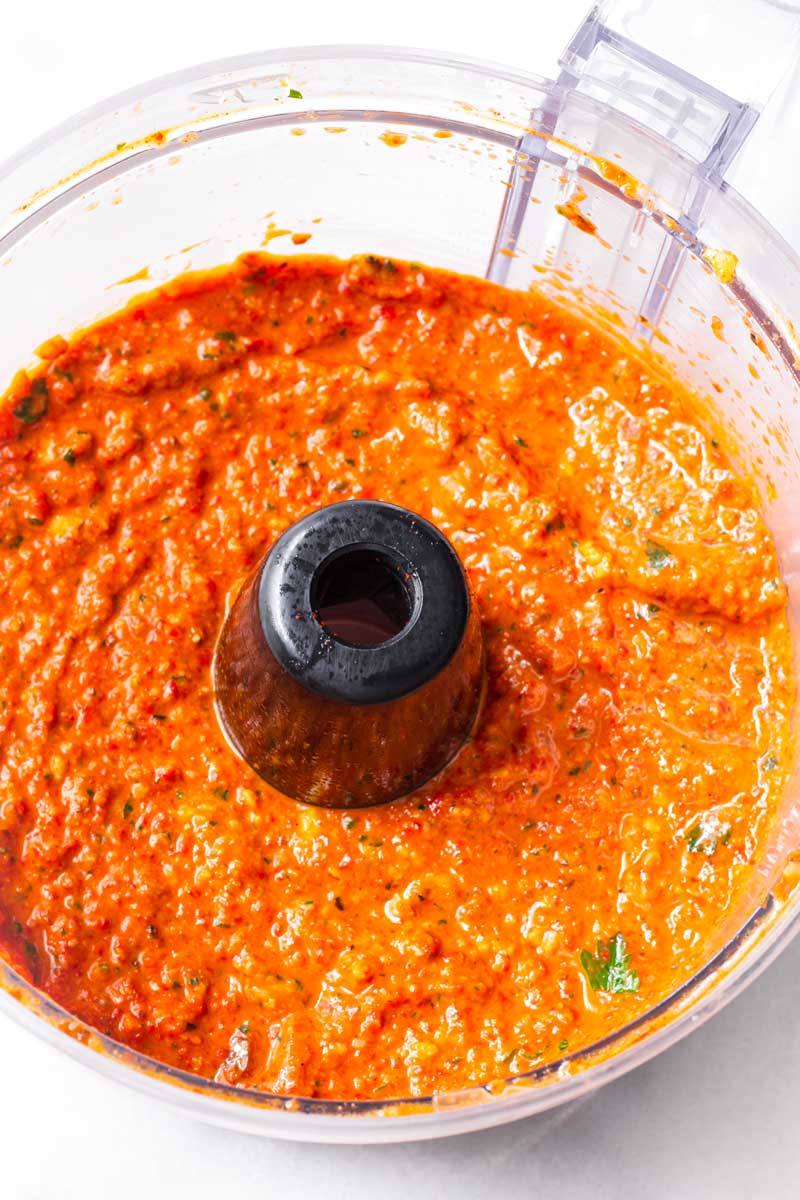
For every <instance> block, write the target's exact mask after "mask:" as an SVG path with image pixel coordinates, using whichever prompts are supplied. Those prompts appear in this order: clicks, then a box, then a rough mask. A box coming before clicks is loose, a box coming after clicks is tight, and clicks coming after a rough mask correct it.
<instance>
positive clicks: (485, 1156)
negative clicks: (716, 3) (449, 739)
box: [0, 0, 800, 1200]
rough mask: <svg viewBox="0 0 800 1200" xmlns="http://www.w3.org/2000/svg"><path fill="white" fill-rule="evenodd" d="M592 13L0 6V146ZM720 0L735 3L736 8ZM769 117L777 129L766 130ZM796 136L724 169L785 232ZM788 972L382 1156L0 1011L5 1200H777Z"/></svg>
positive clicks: (784, 1139) (783, 1176) (777, 969)
mask: <svg viewBox="0 0 800 1200" xmlns="http://www.w3.org/2000/svg"><path fill="white" fill-rule="evenodd" d="M587 6H588V0H560V3H559V4H558V5H557V6H556V5H552V4H546V5H545V4H543V3H542V2H541V0H527V3H525V4H524V5H523V4H520V3H508V2H506V0H495V2H494V3H493V4H492V5H491V10H490V11H491V18H490V17H489V16H488V15H487V12H488V11H489V10H488V9H482V10H477V9H476V10H475V11H473V12H472V13H471V14H470V13H469V11H468V6H467V5H456V4H455V3H447V4H445V3H442V2H441V0H440V2H438V3H437V0H407V2H406V3H405V4H403V5H402V6H396V7H395V6H392V5H389V4H386V3H376V2H375V0H372V2H370V3H364V2H361V0H338V3H330V2H329V0H328V2H325V3H323V2H322V0H305V3H304V4H302V5H300V4H297V3H292V4H282V5H277V4H267V3H265V0H258V3H256V2H254V0H236V3H235V4H234V3H230V4H226V5H223V4H219V3H214V4H211V3H209V2H208V0H194V3H192V4H189V3H186V2H181V3H176V2H175V0H172V2H170V0H161V2H160V3H158V2H157V0H137V3H136V4H134V5H131V6H122V5H115V4H112V3H109V0H102V2H100V0H88V2H86V0H84V2H83V3H80V2H79V3H78V4H77V5H64V4H60V3H59V4H55V3H50V2H47V3H45V2H42V0H34V2H30V0H28V2H27V3H22V4H16V5H14V9H13V15H11V12H10V11H9V12H8V13H5V14H4V23H3V56H2V58H3V67H2V71H1V72H0V113H2V118H0V159H2V158H4V157H5V156H6V155H8V154H10V153H11V152H12V151H14V150H15V149H17V148H18V147H19V146H21V145H23V144H24V143H25V142H27V141H28V140H30V139H31V138H32V137H35V136H36V135H37V134H39V133H41V132H43V131H44V130H45V129H47V128H48V127H49V126H50V125H52V124H54V123H56V122H57V121H60V120H61V119H62V118H63V117H65V116H67V115H69V114H70V113H72V112H74V111H75V110H77V109H79V108H82V107H84V106H86V105H88V104H90V103H92V102H93V101H95V100H97V99H100V98H102V97H103V96H105V95H107V94H109V93H111V92H114V91H118V90H120V89H122V88H125V87H128V86H130V85H132V84H134V83H136V82H138V81H139V80H141V79H146V78H149V77H151V76H154V75H158V74H162V73H164V72H167V71H171V70H174V69H177V68H179V67H181V66H184V65H187V64H189V63H191V62H196V61H203V60H206V59H210V58H215V57H218V56H220V55H226V54H236V53H242V52H246V51H250V50H255V49H258V48H262V47H267V46H280V45H293V44H295V45H296V44H309V43H319V42H346V41H354V42H393V43H396V44H404V45H417V46H425V47H432V48H439V49H448V48H449V49H451V50H452V51H454V52H456V53H463V54H471V55H475V56H478V57H483V58H494V59H498V60H501V61H506V62H508V63H511V64H513V65H516V66H520V67H530V68H532V69H533V70H536V71H538V72H539V73H541V74H552V73H553V72H554V70H555V60H556V57H557V54H558V50H559V48H560V47H561V45H562V44H563V43H564V41H565V40H566V39H567V38H568V37H569V35H570V34H571V33H572V31H573V29H574V28H575V26H576V25H577V23H578V21H579V20H580V18H581V16H582V15H583V12H584V10H585V8H586V7H587ZM735 6H736V0H731V10H732V16H733V10H735ZM401 14H402V16H401ZM795 84H797V80H795ZM777 118H782V119H783V122H784V131H783V133H781V134H779V135H776V133H775V128H776V119H777ZM787 124H788V128H787ZM792 129H793V132H794V137H792V136H791V132H792ZM798 129H800V87H799V86H796V87H795V90H794V92H792V93H791V94H790V91H789V89H788V87H784V89H783V91H782V98H781V97H780V96H779V97H778V102H777V106H776V108H775V109H774V110H773V113H772V114H770V113H768V114H767V115H766V116H765V118H764V120H763V121H762V123H761V125H760V127H759V129H758V130H757V131H756V134H755V135H754V141H753V142H752V144H751V145H750V146H749V147H748V148H747V150H746V151H745V157H744V158H743V160H742V162H741V163H740V165H739V167H738V168H737V176H736V178H737V183H738V185H739V186H740V187H741V188H742V190H743V191H745V193H746V194H747V195H748V196H749V197H750V198H751V199H752V200H753V202H754V203H756V204H757V205H758V206H759V207H761V208H762V209H763V210H764V211H765V212H766V213H767V215H768V216H769V217H770V218H771V219H772V220H773V221H774V222H775V223H776V225H778V227H779V228H780V229H781V231H782V232H783V233H784V235H785V236H787V237H788V238H789V239H790V240H791V241H793V243H794V244H795V245H796V246H797V245H800V212H799V213H798V215H796V213H795V209H796V205H797V199H798V187H800V185H798V184H796V183H792V179H791V176H792V174H793V168H792V160H793V159H794V157H795V156H794V154H793V153H792V152H791V151H790V150H789V147H790V146H791V145H792V142H794V144H795V145H796V134H797V131H798ZM778 141H780V143H781V144H782V145H783V146H785V147H786V148H787V149H786V151H785V152H784V153H779V152H778V151H777V150H776V146H777V145H778ZM782 175H783V179H782V178H781V176H782ZM784 183H785V186H783V184H784ZM798 977H800V942H797V943H795V945H794V946H793V947H792V948H791V949H790V950H789V951H788V952H787V953H786V954H785V955H784V956H783V958H782V959H781V960H780V961H779V962H778V963H777V964H776V965H775V966H773V967H772V969H771V970H770V971H769V972H768V973H767V975H766V976H764V977H762V979H761V980H759V982H758V983H757V984H756V985H755V986H754V987H752V988H751V989H750V991H749V992H748V993H747V994H746V995H744V996H743V997H741V998H740V999H739V1000H738V1001H737V1002H736V1003H735V1004H733V1005H732V1006H731V1007H729V1008H728V1009H727V1010H726V1011H725V1012H724V1013H722V1014H721V1015H720V1016H719V1017H717V1018H716V1019H715V1020H714V1021H713V1022H712V1023H710V1024H709V1025H706V1026H705V1027H704V1028H703V1029H702V1030H701V1031H699V1032H698V1033H696V1034H695V1035H694V1036H693V1037H691V1038H690V1039H688V1040H687V1041H684V1042H683V1043H681V1044H680V1045H679V1046H678V1047H676V1048H675V1049H673V1050H671V1051H669V1052H668V1053H667V1054H665V1055H663V1056H662V1057H661V1058H659V1059H658V1060H656V1061H655V1062H653V1063H650V1064H648V1065H647V1066H645V1067H643V1068H641V1069H640V1070H639V1071H637V1072H635V1073H634V1074H632V1075H629V1076H627V1077H626V1078H625V1079H623V1080H621V1081H619V1082H617V1083H616V1084H613V1085H612V1086H611V1087H609V1088H606V1089H605V1090H603V1091H602V1092H600V1093H597V1094H596V1095H595V1096H594V1097H593V1098H591V1099H589V1100H588V1101H584V1102H583V1103H582V1104H580V1105H578V1106H577V1107H573V1108H571V1109H568V1110H558V1111H556V1113H554V1114H551V1115H548V1116H545V1117H543V1118H538V1119H535V1120H532V1121H527V1122H521V1123H518V1124H516V1125H511V1126H506V1127H504V1128H502V1129H498V1130H493V1131H488V1132H486V1133H482V1134H475V1135H472V1136H469V1137H464V1138H460V1139H453V1140H449V1141H447V1142H432V1143H421V1144H417V1145H411V1146H397V1147H387V1148H380V1147H378V1148H358V1147H352V1148H350V1147H319V1146H316V1147H315V1146H302V1145H291V1144H282V1143H278V1142H266V1141H259V1140H257V1139H253V1138H247V1137H244V1136H240V1135H236V1134H230V1133H225V1132H222V1131H218V1130H214V1129H209V1128H206V1127H203V1126H200V1125H196V1124H194V1123H192V1122H190V1121H187V1120H186V1119H185V1118H182V1117H178V1116H176V1115H173V1114H172V1113H171V1112H169V1111H167V1110H162V1109H161V1108H154V1107H152V1105H151V1104H150V1103H149V1102H148V1101H146V1100H144V1099H143V1098H142V1097H140V1096H138V1095H135V1094H134V1093H132V1092H127V1091H124V1090H122V1089H119V1088H116V1087H114V1086H113V1085H111V1084H109V1083H107V1082H106V1081H104V1080H102V1079H100V1078H98V1077H96V1076H94V1075H93V1074H91V1073H90V1072H88V1071H87V1070H85V1069H84V1068H82V1067H78V1066H77V1065H75V1064H74V1063H72V1062H71V1061H69V1060H67V1059H66V1058H62V1057H60V1056H58V1055H56V1054H55V1053H54V1052H53V1051H52V1050H51V1049H49V1048H47V1047H45V1046H44V1045H43V1044H42V1043H40V1042H38V1041H37V1040H36V1039H34V1038H33V1037H31V1036H30V1035H29V1034H27V1033H23V1032H22V1031H21V1030H20V1029H19V1028H18V1027H17V1026H15V1025H13V1024H12V1023H11V1022H9V1021H7V1020H5V1019H3V1018H0V1063H1V1064H2V1072H1V1073H0V1197H2V1200H45V1198H46V1200H51V1198H53V1200H72V1198H73V1197H75V1198H76V1200H78V1198H80V1200H100V1198H102V1200H128V1198H129V1197H130V1198H133V1197H136V1198H137V1200H140V1198H141V1197H142V1196H148V1197H152V1198H153V1200H161V1197H171V1198H172V1197H178V1198H183V1197H185V1196H191V1197H192V1200H211V1198H212V1197H213V1198H214V1200H218V1198H219V1197H221V1196H225V1197H228V1196H231V1197H233V1196H235V1197H237V1200H249V1198H250V1197H273V1196H274V1197H277V1196H279V1195H280V1196H286V1197H295V1196H297V1197H305V1196H308V1197H316V1196H320V1197H324V1198H325V1200H338V1198H340V1197H342V1198H343V1197H348V1200H361V1198H362V1197H364V1198H366V1197H372V1196H376V1197H379V1198H380V1200H393V1198H394V1197H403V1198H404V1200H405V1198H406V1197H414V1195H415V1194H416V1195H424V1196H436V1197H450V1196H452V1197H456V1196H458V1197H459V1198H461V1197H467V1198H468V1200H472V1198H473V1197H478V1198H480V1197H484V1196H486V1197H488V1196H495V1195H496V1196H501V1197H502V1198H503V1200H516V1197H528V1196H534V1195H536V1196H541V1197H544V1198H547V1197H550V1196H556V1195H558V1196H564V1197H566V1198H567V1200H582V1198H583V1197H587V1198H588V1197H591V1198H592V1200H605V1198H606V1197H609V1198H611V1197H619V1196H623V1195H625V1196H633V1197H638V1196H646V1197H647V1198H648V1200H673V1198H674V1200H678V1198H680V1200H694V1198H695V1197H696V1198H702V1200H716V1197H720V1198H722V1197H724V1198H725V1200H739V1198H740V1197H741V1198H745V1197H747V1198H749V1197H756V1196H757V1197H765V1198H769V1200H783V1197H790V1196H792V1197H793V1196H796V1195H797V1194H798V1184H797V1166H796V1151H795V1147H796V1145H797V1127H798V1118H800V1089H798V1088H797V1086H796V1083H795V1079H796V1076H798V1075H800V1014H799V1013H798V1004H797V999H796V997H797V995H798V991H797V981H798Z"/></svg>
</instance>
